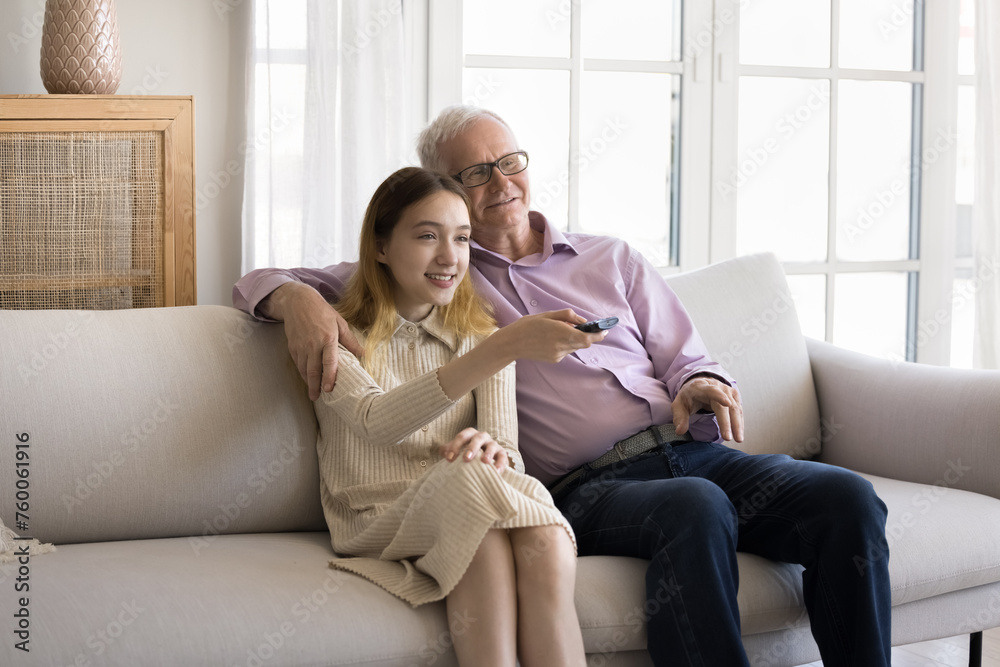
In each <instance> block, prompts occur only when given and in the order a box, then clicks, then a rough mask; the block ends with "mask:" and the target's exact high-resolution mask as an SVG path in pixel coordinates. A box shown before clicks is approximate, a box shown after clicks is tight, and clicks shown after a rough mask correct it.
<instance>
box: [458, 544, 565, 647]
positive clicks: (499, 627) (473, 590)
mask: <svg viewBox="0 0 1000 667" xmlns="http://www.w3.org/2000/svg"><path fill="white" fill-rule="evenodd" d="M445 604H446V607H447V610H448V627H449V628H450V629H451V636H452V641H453V642H454V644H455V653H456V655H457V656H458V663H459V664H460V665H462V666H463V667H472V666H478V665H483V666H484V667H489V666H492V665H497V666H498V667H514V665H515V664H516V662H517V589H516V583H515V579H514V559H513V556H512V554H511V544H510V539H509V538H508V537H507V531H506V530H498V529H493V530H490V531H489V532H488V533H486V537H484V538H483V541H482V543H481V544H480V545H479V550H478V551H477V552H476V556H475V557H474V558H473V559H472V563H470V564H469V569H468V570H466V572H465V575H464V576H463V577H462V579H461V581H459V582H458V585H457V586H455V588H454V589H452V591H451V593H450V594H449V595H448V597H447V598H446V599H445ZM573 618H574V619H575V618H576V616H575V615H574V617H573ZM553 664H555V663H553Z"/></svg>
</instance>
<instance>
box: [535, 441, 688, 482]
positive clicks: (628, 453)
mask: <svg viewBox="0 0 1000 667" xmlns="http://www.w3.org/2000/svg"><path fill="white" fill-rule="evenodd" d="M677 440H683V441H685V442H687V441H690V440H692V438H691V434H690V433H685V434H684V435H677V430H676V429H675V428H674V425H673V424H663V425H660V426H650V427H649V428H647V429H646V430H645V431H639V432H638V433H636V434H635V435H632V436H629V437H628V438H625V439H624V440H619V441H618V442H616V443H615V445H614V447H612V448H611V449H609V450H608V451H607V452H605V453H604V454H602V455H601V456H599V457H597V458H596V459H594V460H593V461H591V462H590V463H585V464H584V465H582V466H580V467H579V468H577V469H576V470H572V471H570V472H568V473H566V474H565V475H563V476H562V477H560V478H559V479H558V480H557V481H556V482H555V483H554V484H553V485H552V486H550V487H549V492H550V493H552V495H555V494H557V493H559V492H560V491H562V490H563V489H564V488H566V487H567V486H568V485H569V484H570V483H571V482H573V481H574V480H576V479H577V478H578V477H580V476H581V475H582V474H583V473H585V472H587V471H588V470H599V469H601V468H606V467H608V466H609V465H612V464H614V463H618V462H619V461H624V460H626V459H630V458H632V457H633V456H638V455H639V454H645V453H646V452H648V451H650V450H652V449H656V448H657V447H659V446H660V445H662V444H666V443H669V442H674V441H677Z"/></svg>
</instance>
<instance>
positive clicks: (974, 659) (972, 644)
mask: <svg viewBox="0 0 1000 667" xmlns="http://www.w3.org/2000/svg"><path fill="white" fill-rule="evenodd" d="M969 667H983V633H982V631H979V632H973V633H972V634H971V635H969Z"/></svg>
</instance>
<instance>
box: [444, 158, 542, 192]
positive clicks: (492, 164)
mask: <svg viewBox="0 0 1000 667" xmlns="http://www.w3.org/2000/svg"><path fill="white" fill-rule="evenodd" d="M511 155H523V156H524V166H523V167H521V168H520V169H518V170H517V171H509V172H508V171H504V170H503V169H501V168H500V163H501V162H503V161H504V160H506V159H507V158H509V157H510V156H511ZM479 167H489V168H490V174H489V176H487V177H486V180H485V181H483V182H482V183H476V184H475V185H466V184H465V180H464V179H463V178H462V174H464V173H465V172H467V171H469V170H470V169H478V168H479ZM494 167H495V168H496V169H497V171H499V172H500V173H501V174H503V175H504V176H513V175H514V174H520V173H521V172H522V171H524V170H525V169H527V168H528V151H514V152H513V153H507V154H506V155H501V156H500V158H499V159H498V160H497V161H496V162H482V163H480V164H474V165H471V166H468V167H466V168H465V169H463V170H462V171H460V172H458V173H457V174H453V175H452V178H454V179H455V180H456V181H458V182H459V183H461V184H462V186H463V187H466V188H478V187H479V186H480V185H486V184H487V183H489V182H490V180H491V179H492V178H493V168H494Z"/></svg>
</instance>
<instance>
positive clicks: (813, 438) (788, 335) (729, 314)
mask: <svg viewBox="0 0 1000 667" xmlns="http://www.w3.org/2000/svg"><path fill="white" fill-rule="evenodd" d="M667 282H668V283H669V285H670V287H671V288H672V289H673V290H674V291H675V292H676V293H677V295H678V296H679V297H680V298H681V301H683V303H684V306H685V307H686V308H687V310H688V312H689V314H690V315H691V317H692V319H693V320H694V323H695V325H696V326H697V328H698V331H699V332H700V333H701V336H702V338H703V339H704V341H705V344H706V345H707V346H708V349H709V351H710V352H711V353H712V357H713V358H714V359H715V360H716V361H718V362H719V363H721V364H722V366H723V368H725V369H726V370H728V371H729V372H730V373H731V374H732V375H733V377H734V378H735V379H736V383H737V386H738V387H739V390H740V394H741V396H742V398H743V414H744V421H745V425H746V440H745V441H744V443H743V444H742V445H736V446H737V447H739V448H740V449H743V450H745V451H748V452H752V453H754V454H764V453H766V454H790V455H792V456H794V457H796V458H808V457H810V456H812V455H815V454H817V453H819V450H820V446H821V444H822V442H823V440H824V438H826V437H829V434H828V429H827V428H826V427H821V425H820V419H819V404H818V402H817V399H816V390H815V388H814V386H813V378H812V370H811V369H810V365H809V354H808V352H807V351H806V344H805V338H803V336H802V332H801V330H800V328H799V319H798V315H796V312H795V306H794V304H793V303H792V298H791V293H790V292H789V289H788V282H787V281H786V280H785V274H784V272H783V271H782V268H781V265H780V264H779V263H778V260H777V259H776V258H775V257H774V255H771V254H760V255H749V256H745V257H738V258H736V259H732V260H728V261H725V262H720V263H718V264H713V265H711V266H708V267H705V268H703V269H699V270H696V271H691V272H688V273H681V274H677V275H674V276H670V277H669V278H668V279H667Z"/></svg>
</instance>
